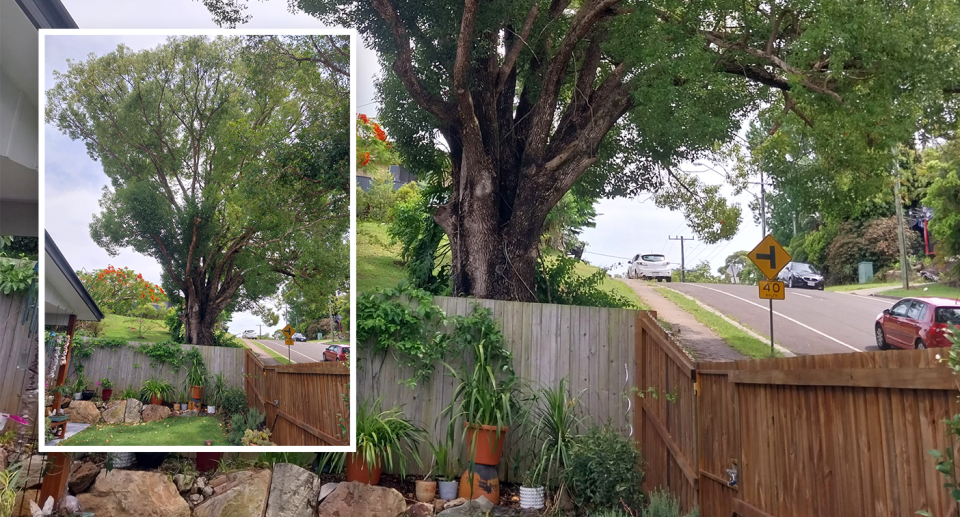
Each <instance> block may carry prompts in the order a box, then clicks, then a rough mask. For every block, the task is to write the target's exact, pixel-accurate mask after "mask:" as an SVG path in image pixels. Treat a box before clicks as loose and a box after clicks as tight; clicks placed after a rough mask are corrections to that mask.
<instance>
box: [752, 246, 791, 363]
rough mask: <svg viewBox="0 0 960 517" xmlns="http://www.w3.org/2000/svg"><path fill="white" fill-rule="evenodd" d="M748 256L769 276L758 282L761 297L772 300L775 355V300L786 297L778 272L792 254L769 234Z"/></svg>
mask: <svg viewBox="0 0 960 517" xmlns="http://www.w3.org/2000/svg"><path fill="white" fill-rule="evenodd" d="M747 256H748V257H749V258H750V261H751V262H753V263H754V264H756V265H757V267H758V268H760V272H761V273H763V276H765V277H767V279H766V280H761V281H760V282H759V283H758V284H759V287H760V298H761V299H766V300H770V355H771V356H773V350H774V346H773V301H774V300H783V299H785V298H786V291H785V289H784V285H783V282H780V281H777V280H776V278H777V273H779V272H780V270H781V269H783V268H784V267H786V265H787V263H788V262H790V254H789V253H787V250H785V249H783V246H781V245H780V243H779V242H777V240H776V239H774V238H773V235H767V236H766V237H764V238H763V240H762V241H760V244H758V245H757V247H756V248H753V251H751V252H750V254H749V255H747Z"/></svg>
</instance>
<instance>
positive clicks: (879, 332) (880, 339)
mask: <svg viewBox="0 0 960 517" xmlns="http://www.w3.org/2000/svg"><path fill="white" fill-rule="evenodd" d="M874 334H876V336H877V348H879V349H880V350H889V349H890V344H889V343H887V338H886V336H884V335H883V327H881V326H880V325H877V326H876V328H875V329H874Z"/></svg>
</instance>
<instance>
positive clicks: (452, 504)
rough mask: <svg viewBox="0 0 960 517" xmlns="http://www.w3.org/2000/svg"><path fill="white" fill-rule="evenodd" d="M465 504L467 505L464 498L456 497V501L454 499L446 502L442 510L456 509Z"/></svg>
mask: <svg viewBox="0 0 960 517" xmlns="http://www.w3.org/2000/svg"><path fill="white" fill-rule="evenodd" d="M465 504H467V500H466V499H465V498H463V497H458V498H456V499H454V500H452V501H447V502H446V503H445V504H444V505H443V509H444V510H449V509H450V508H456V507H458V506H463V505H465Z"/></svg>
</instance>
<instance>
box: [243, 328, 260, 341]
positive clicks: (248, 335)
mask: <svg viewBox="0 0 960 517" xmlns="http://www.w3.org/2000/svg"><path fill="white" fill-rule="evenodd" d="M243 339H257V333H256V332H254V331H252V330H244V331H243Z"/></svg>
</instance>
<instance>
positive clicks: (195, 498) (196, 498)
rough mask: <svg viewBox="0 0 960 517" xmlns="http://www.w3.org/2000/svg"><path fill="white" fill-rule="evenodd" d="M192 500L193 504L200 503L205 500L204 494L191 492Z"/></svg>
mask: <svg viewBox="0 0 960 517" xmlns="http://www.w3.org/2000/svg"><path fill="white" fill-rule="evenodd" d="M190 502H191V503H193V504H200V503H201V502H203V496H202V495H200V494H190Z"/></svg>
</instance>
